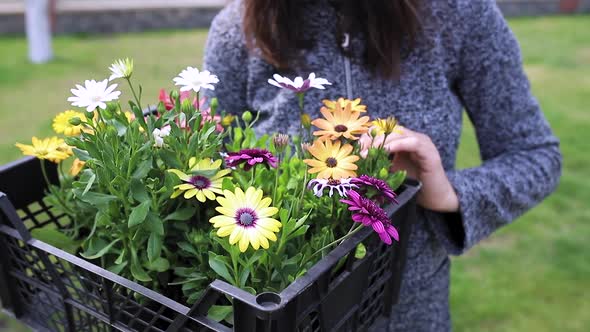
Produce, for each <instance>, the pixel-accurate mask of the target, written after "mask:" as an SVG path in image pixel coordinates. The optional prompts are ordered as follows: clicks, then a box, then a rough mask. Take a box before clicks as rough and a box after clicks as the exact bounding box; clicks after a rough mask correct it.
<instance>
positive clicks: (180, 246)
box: [178, 242, 199, 256]
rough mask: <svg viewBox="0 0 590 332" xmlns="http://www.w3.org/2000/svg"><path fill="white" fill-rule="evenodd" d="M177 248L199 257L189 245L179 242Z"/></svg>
mask: <svg viewBox="0 0 590 332" xmlns="http://www.w3.org/2000/svg"><path fill="white" fill-rule="evenodd" d="M178 247H179V248H180V249H182V250H184V251H186V252H188V253H191V254H193V255H195V256H198V255H199V253H198V252H197V251H196V250H195V248H194V247H193V246H192V245H191V244H190V243H186V242H180V243H178Z"/></svg>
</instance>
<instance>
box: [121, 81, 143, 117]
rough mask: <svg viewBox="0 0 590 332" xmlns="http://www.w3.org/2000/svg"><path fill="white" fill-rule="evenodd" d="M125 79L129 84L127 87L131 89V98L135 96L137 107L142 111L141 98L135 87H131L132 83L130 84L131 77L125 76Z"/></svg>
mask: <svg viewBox="0 0 590 332" xmlns="http://www.w3.org/2000/svg"><path fill="white" fill-rule="evenodd" d="M125 80H126V81H127V83H128V84H129V88H130V89H131V93H132V94H133V98H135V102H136V103H137V107H139V109H140V110H142V111H143V108H142V107H141V100H140V99H139V97H138V96H137V93H135V88H133V84H131V79H130V78H129V77H126V78H125Z"/></svg>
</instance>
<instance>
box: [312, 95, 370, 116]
mask: <svg viewBox="0 0 590 332" xmlns="http://www.w3.org/2000/svg"><path fill="white" fill-rule="evenodd" d="M322 102H323V103H324V105H325V106H326V108H327V109H328V110H330V111H332V112H334V111H336V110H340V109H344V108H346V106H347V105H350V109H351V110H352V111H353V112H359V113H365V112H366V111H367V106H365V105H361V99H360V98H357V99H355V100H350V99H345V98H338V100H328V99H326V100H322Z"/></svg>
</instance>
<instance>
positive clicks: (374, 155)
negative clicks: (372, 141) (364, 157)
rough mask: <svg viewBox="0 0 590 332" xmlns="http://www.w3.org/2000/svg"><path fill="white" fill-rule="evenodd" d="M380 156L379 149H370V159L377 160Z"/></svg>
mask: <svg viewBox="0 0 590 332" xmlns="http://www.w3.org/2000/svg"><path fill="white" fill-rule="evenodd" d="M378 156H379V149H375V148H370V149H369V158H377V157H378Z"/></svg>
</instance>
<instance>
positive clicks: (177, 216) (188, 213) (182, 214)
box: [164, 206, 197, 221]
mask: <svg viewBox="0 0 590 332" xmlns="http://www.w3.org/2000/svg"><path fill="white" fill-rule="evenodd" d="M196 211H197V208H196V207H194V206H188V207H185V208H182V209H178V210H176V211H174V212H172V213H170V214H169V215H168V216H166V218H164V221H168V220H175V221H186V220H189V219H190V218H191V217H192V216H194V215H195V212H196Z"/></svg>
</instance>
